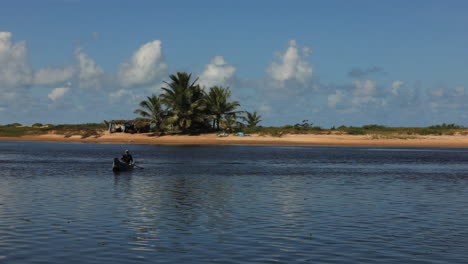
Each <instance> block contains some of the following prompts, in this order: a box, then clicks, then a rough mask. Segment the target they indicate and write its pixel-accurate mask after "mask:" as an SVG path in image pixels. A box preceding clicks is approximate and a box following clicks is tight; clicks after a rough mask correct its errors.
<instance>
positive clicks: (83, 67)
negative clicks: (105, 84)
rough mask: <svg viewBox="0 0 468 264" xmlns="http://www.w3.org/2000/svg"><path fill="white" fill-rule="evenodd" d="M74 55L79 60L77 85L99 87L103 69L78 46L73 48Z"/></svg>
mask: <svg viewBox="0 0 468 264" xmlns="http://www.w3.org/2000/svg"><path fill="white" fill-rule="evenodd" d="M75 56H76V58H77V59H78V62H79V73H78V80H79V84H78V87H80V88H93V89H99V88H101V83H102V79H101V78H102V77H103V75H104V70H103V69H102V68H101V67H100V66H99V65H98V64H97V63H96V62H95V61H94V60H93V59H92V58H90V57H89V56H88V55H87V54H86V53H84V52H83V51H82V50H81V49H80V48H78V49H76V50H75Z"/></svg>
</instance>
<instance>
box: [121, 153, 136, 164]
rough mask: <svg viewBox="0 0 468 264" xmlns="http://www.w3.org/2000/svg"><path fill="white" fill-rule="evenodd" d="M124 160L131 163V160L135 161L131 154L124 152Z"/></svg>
mask: <svg viewBox="0 0 468 264" xmlns="http://www.w3.org/2000/svg"><path fill="white" fill-rule="evenodd" d="M122 160H123V161H125V162H127V163H130V162H133V157H132V155H130V154H123V156H122Z"/></svg>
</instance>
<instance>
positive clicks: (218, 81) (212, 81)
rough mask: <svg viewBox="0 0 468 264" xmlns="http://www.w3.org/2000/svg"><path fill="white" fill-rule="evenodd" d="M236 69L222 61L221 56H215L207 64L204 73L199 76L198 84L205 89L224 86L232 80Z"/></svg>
mask: <svg viewBox="0 0 468 264" xmlns="http://www.w3.org/2000/svg"><path fill="white" fill-rule="evenodd" d="M235 71H236V68H234V67H233V66H231V65H229V64H227V63H226V61H224V58H223V56H216V57H214V58H213V60H211V63H210V64H207V65H206V67H205V71H204V72H203V73H202V74H201V76H200V81H199V82H200V84H201V85H202V86H205V87H207V88H209V87H212V86H215V85H224V84H226V81H227V80H229V79H230V78H232V76H233V75H234V72H235Z"/></svg>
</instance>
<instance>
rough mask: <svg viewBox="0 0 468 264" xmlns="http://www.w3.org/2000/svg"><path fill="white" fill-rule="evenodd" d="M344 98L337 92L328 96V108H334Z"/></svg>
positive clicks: (341, 93) (341, 92)
mask: <svg viewBox="0 0 468 264" xmlns="http://www.w3.org/2000/svg"><path fill="white" fill-rule="evenodd" d="M344 98H345V95H344V92H343V91H340V90H337V91H336V92H335V93H334V94H330V95H328V106H330V107H331V108H336V106H337V105H338V104H339V103H341V102H342V101H343V99H344Z"/></svg>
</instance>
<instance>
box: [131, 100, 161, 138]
mask: <svg viewBox="0 0 468 264" xmlns="http://www.w3.org/2000/svg"><path fill="white" fill-rule="evenodd" d="M147 98H148V99H147V100H144V101H141V102H140V106H141V107H142V108H143V109H137V110H135V111H133V112H134V113H135V114H139V115H141V116H142V117H145V118H147V119H149V122H150V123H153V124H155V125H156V129H157V130H158V131H160V130H161V128H162V124H163V122H164V119H165V118H166V114H167V113H166V111H165V110H163V109H162V104H161V100H160V99H159V97H158V96H156V95H155V94H153V95H152V96H148V97H147Z"/></svg>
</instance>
